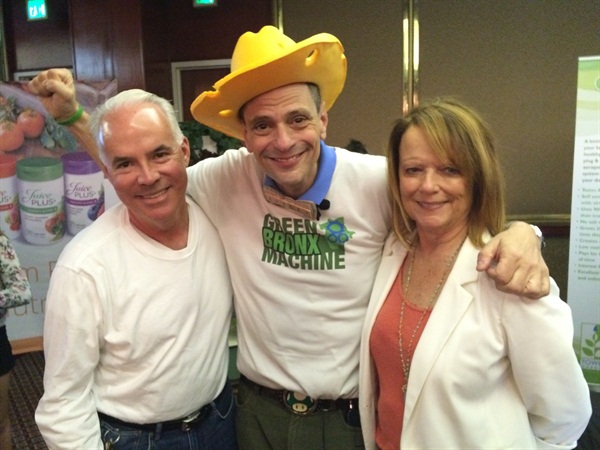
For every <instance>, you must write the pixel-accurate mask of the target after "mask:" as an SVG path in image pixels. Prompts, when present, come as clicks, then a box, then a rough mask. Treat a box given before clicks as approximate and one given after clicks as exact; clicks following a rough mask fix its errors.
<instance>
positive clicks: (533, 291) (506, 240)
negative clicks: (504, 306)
mask: <svg viewBox="0 0 600 450" xmlns="http://www.w3.org/2000/svg"><path fill="white" fill-rule="evenodd" d="M477 270H478V271H480V272H483V271H485V272H486V273H487V274H488V275H489V276H490V277H491V278H492V279H493V280H494V282H495V283H496V287H497V288H498V290H500V291H503V292H508V293H511V294H517V295H521V296H524V297H527V298H531V299H538V298H540V297H544V296H546V295H548V293H549V292H550V278H549V277H550V275H549V274H550V272H549V270H548V266H547V265H546V262H545V261H544V258H543V257H542V250H541V242H540V239H539V237H538V236H537V235H536V234H535V232H534V231H533V229H532V227H531V226H529V225H528V224H526V223H525V222H513V223H512V224H511V225H510V227H509V228H508V229H507V230H505V231H503V232H502V233H499V234H498V235H497V236H495V237H494V238H493V239H492V240H490V242H488V243H487V245H486V246H485V247H484V248H483V249H482V250H481V251H480V252H479V256H478V258H477Z"/></svg>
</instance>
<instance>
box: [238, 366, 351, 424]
mask: <svg viewBox="0 0 600 450" xmlns="http://www.w3.org/2000/svg"><path fill="white" fill-rule="evenodd" d="M240 382H241V383H244V384H245V385H246V386H248V387H249V388H251V389H252V390H253V391H254V392H256V393H258V394H260V395H264V396H265V397H270V398H273V399H275V400H277V401H278V402H279V403H281V405H282V406H284V407H285V408H286V409H288V410H290V411H291V412H293V413H294V414H298V415H308V414H312V413H314V412H317V411H336V410H343V411H349V410H354V409H356V410H357V411H358V399H357V398H338V399H337V400H329V399H316V398H312V397H308V396H305V395H304V394H301V393H299V392H292V391H288V390H286V389H272V388H268V387H266V386H262V385H260V384H258V383H255V382H254V381H252V380H250V379H248V378H247V377H245V376H244V375H240Z"/></svg>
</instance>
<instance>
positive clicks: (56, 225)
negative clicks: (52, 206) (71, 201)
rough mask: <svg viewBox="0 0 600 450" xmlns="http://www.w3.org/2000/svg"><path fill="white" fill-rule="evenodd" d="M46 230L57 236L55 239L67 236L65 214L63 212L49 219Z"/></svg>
mask: <svg viewBox="0 0 600 450" xmlns="http://www.w3.org/2000/svg"><path fill="white" fill-rule="evenodd" d="M45 228H46V231H47V232H48V233H50V234H53V235H54V236H55V239H58V238H60V237H62V235H63V234H65V213H64V212H62V211H61V212H59V213H57V214H56V215H55V216H54V217H51V218H50V219H48V220H47V221H46V224H45Z"/></svg>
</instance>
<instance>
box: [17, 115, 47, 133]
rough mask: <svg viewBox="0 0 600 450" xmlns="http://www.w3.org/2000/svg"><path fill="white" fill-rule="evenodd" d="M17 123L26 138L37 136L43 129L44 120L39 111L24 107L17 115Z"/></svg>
mask: <svg viewBox="0 0 600 450" xmlns="http://www.w3.org/2000/svg"><path fill="white" fill-rule="evenodd" d="M17 125H18V126H19V127H21V129H22V130H23V134H24V135H25V137H26V138H30V139H34V138H37V137H39V136H40V135H41V134H42V131H44V126H45V125H46V120H45V119H44V116H42V114H41V113H40V112H39V111H36V110H35V109H32V108H25V109H24V110H23V111H21V112H20V113H19V116H18V117H17Z"/></svg>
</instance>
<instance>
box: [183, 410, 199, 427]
mask: <svg viewBox="0 0 600 450" xmlns="http://www.w3.org/2000/svg"><path fill="white" fill-rule="evenodd" d="M201 412H202V408H200V409H198V410H196V411H194V412H193V413H191V414H190V415H189V416H186V417H185V418H184V419H183V420H182V421H181V431H190V430H191V429H192V424H193V423H194V422H195V421H197V420H198V417H199V416H200V413H201Z"/></svg>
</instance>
